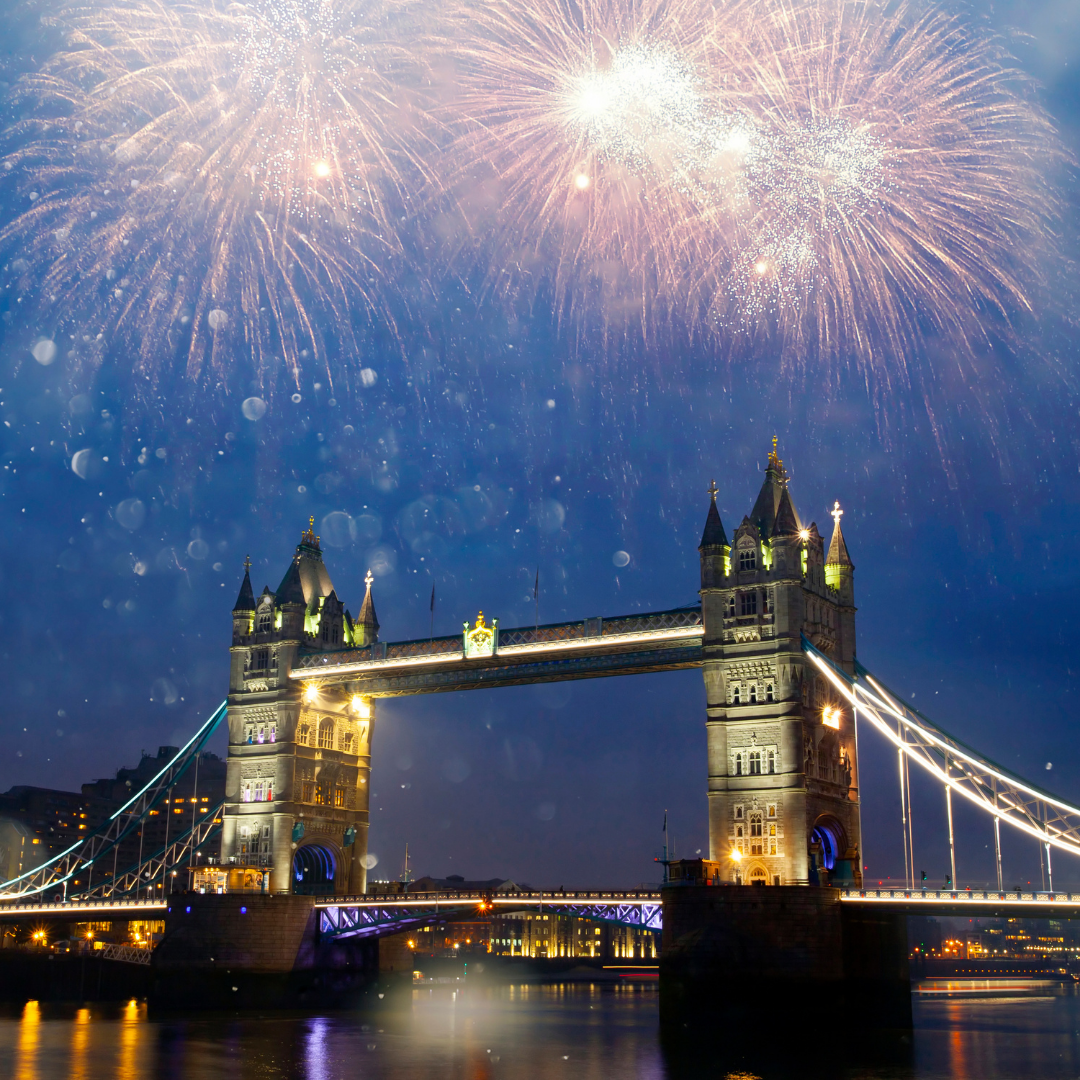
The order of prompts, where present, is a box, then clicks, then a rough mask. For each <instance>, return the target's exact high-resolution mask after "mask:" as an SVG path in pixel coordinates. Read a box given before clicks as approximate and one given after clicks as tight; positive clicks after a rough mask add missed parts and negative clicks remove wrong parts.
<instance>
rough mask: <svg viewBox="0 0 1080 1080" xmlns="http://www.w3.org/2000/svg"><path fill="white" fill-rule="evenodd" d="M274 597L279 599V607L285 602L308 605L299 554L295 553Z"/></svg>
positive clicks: (302, 605)
mask: <svg viewBox="0 0 1080 1080" xmlns="http://www.w3.org/2000/svg"><path fill="white" fill-rule="evenodd" d="M274 599H275V600H276V601H277V604H278V606H279V607H284V605H285V604H299V605H300V606H301V607H304V606H305V605H306V602H305V600H304V584H303V582H302V581H301V580H300V556H299V554H297V555H294V556H293V561H292V562H291V563H289V569H288V570H286V571H285V576H284V577H283V578H282V579H281V584H280V585H279V586H278V587H277V592H276V593H275V594H274Z"/></svg>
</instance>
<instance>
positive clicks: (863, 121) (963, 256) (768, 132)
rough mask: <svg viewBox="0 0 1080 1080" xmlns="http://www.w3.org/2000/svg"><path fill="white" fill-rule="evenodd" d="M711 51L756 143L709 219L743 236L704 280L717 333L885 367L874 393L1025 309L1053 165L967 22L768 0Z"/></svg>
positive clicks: (1031, 97) (1044, 258)
mask: <svg viewBox="0 0 1080 1080" xmlns="http://www.w3.org/2000/svg"><path fill="white" fill-rule="evenodd" d="M712 40H713V48H714V57H715V61H714V67H715V69H717V70H720V71H725V72H728V73H731V74H730V75H729V78H730V79H731V81H732V82H733V83H734V82H738V83H739V86H740V90H742V89H744V88H745V86H746V85H747V84H749V85H751V86H753V87H754V88H755V89H754V90H753V92H752V94H751V95H750V98H753V99H754V100H753V104H752V106H751V109H752V116H753V127H754V130H755V131H756V132H757V135H758V140H757V147H756V152H755V153H754V154H753V155H752V156H751V157H750V159H749V160H748V162H747V168H746V171H745V176H744V182H745V185H746V186H745V193H746V201H745V203H744V206H743V210H742V212H741V213H740V214H739V215H738V216H737V220H735V221H733V220H732V218H731V216H730V214H729V213H728V211H727V210H726V209H721V210H717V209H714V208H707V207H706V208H704V212H705V214H706V216H708V217H710V218H712V219H713V220H715V221H716V227H717V228H720V229H723V228H728V227H734V228H736V230H737V234H738V239H737V242H736V244H735V248H736V250H737V252H738V257H737V258H736V260H735V262H734V263H733V264H732V263H731V262H730V261H729V257H728V254H727V253H726V252H724V253H722V254H721V255H720V256H719V257H717V258H714V259H713V260H712V261H711V263H710V264H709V265H708V267H707V268H705V270H704V273H703V274H702V276H701V277H700V278H699V280H700V281H701V282H702V283H704V285H705V290H706V293H707V296H706V298H705V301H704V304H703V305H702V307H703V309H705V310H709V311H711V314H712V316H713V317H714V318H715V319H716V320H717V322H718V325H719V326H720V328H721V329H731V328H734V327H741V328H749V329H752V330H755V329H760V328H762V327H763V326H764V327H768V328H770V329H771V330H773V331H774V332H775V333H778V334H779V335H780V336H781V337H782V339H783V340H784V341H785V342H786V343H787V344H788V345H789V346H791V350H790V354H791V355H798V356H804V357H805V356H817V357H819V358H820V357H822V356H826V357H835V356H837V355H838V354H839V353H841V352H845V353H847V354H848V355H851V356H854V357H857V358H859V359H860V360H861V361H862V362H863V363H866V364H872V363H873V358H874V357H876V356H883V357H887V358H888V361H889V364H888V366H883V365H877V364H874V366H875V368H876V370H877V372H878V374H879V375H884V377H885V379H886V381H888V380H889V379H891V378H892V377H893V374H890V371H889V369H890V368H891V372H893V373H902V372H903V371H904V367H905V364H906V363H907V359H906V358H908V357H910V356H911V355H912V354H913V353H918V352H921V351H923V348H924V346H925V345H926V343H927V339H928V338H938V339H942V340H944V341H946V342H948V343H949V345H950V346H957V345H959V346H960V347H961V351H964V352H970V348H971V346H972V345H973V344H974V343H975V340H976V339H978V338H981V339H983V341H984V342H985V341H989V340H991V339H993V338H995V337H1004V336H1008V334H1009V332H1010V328H1011V327H1012V326H1013V325H1015V323H1016V321H1017V320H1018V319H1024V318H1026V317H1028V316H1029V315H1030V314H1031V313H1033V312H1034V311H1035V310H1036V307H1037V305H1038V303H1039V301H1040V300H1041V299H1042V294H1043V289H1044V283H1045V271H1044V268H1045V267H1046V266H1047V265H1049V264H1053V263H1054V262H1056V261H1057V260H1058V259H1060V254H1059V253H1058V252H1056V251H1055V247H1056V237H1057V235H1058V232H1059V229H1060V226H1059V224H1058V222H1059V220H1060V209H1061V208H1060V204H1059V198H1058V196H1057V195H1056V193H1055V180H1056V176H1055V173H1059V172H1060V167H1061V165H1062V164H1063V163H1064V161H1065V155H1064V153H1063V151H1062V148H1061V145H1060V143H1059V141H1058V139H1057V137H1056V135H1055V133H1054V131H1053V128H1052V125H1051V123H1050V121H1049V120H1048V118H1047V116H1046V114H1045V112H1044V111H1043V110H1042V109H1041V108H1040V106H1039V105H1038V103H1037V97H1036V94H1035V92H1034V88H1033V87H1032V86H1031V84H1030V82H1029V80H1027V79H1025V78H1024V77H1023V76H1022V75H1021V74H1020V73H1019V72H1018V71H1017V70H1016V69H1015V67H1014V66H1013V65H1012V64H1011V62H1010V59H1009V57H1008V55H1007V54H1006V52H1005V50H1004V48H1003V46H1002V44H1001V42H1000V41H999V40H998V39H997V38H996V37H994V35H993V34H991V33H990V32H989V30H988V29H987V28H986V27H985V26H984V25H983V24H982V23H980V22H979V21H977V20H974V19H973V18H971V17H966V18H963V19H962V18H961V17H959V16H952V15H946V14H942V13H940V12H936V11H932V10H927V9H926V8H923V7H919V6H916V5H910V4H899V5H891V6H879V5H877V4H873V3H869V2H864V0H806V2H803V0H796V2H795V3H794V4H792V3H788V2H786V0H778V2H777V3H774V4H770V5H766V6H763V7H762V8H761V9H760V10H759V12H758V18H757V19H756V20H755V21H754V22H753V23H752V24H751V25H749V26H747V27H746V29H745V33H743V34H741V35H739V36H738V37H736V38H733V37H731V36H729V35H724V34H714V35H713V39H712ZM742 100H743V101H744V102H745V101H747V100H748V99H747V97H746V96H743V97H742ZM703 265H704V264H703Z"/></svg>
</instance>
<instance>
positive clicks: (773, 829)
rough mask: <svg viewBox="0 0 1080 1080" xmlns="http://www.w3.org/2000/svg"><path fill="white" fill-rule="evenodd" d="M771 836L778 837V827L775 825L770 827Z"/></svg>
mask: <svg viewBox="0 0 1080 1080" xmlns="http://www.w3.org/2000/svg"><path fill="white" fill-rule="evenodd" d="M769 835H770V836H775V835H776V826H775V825H770V826H769Z"/></svg>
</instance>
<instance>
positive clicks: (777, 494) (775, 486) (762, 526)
mask: <svg viewBox="0 0 1080 1080" xmlns="http://www.w3.org/2000/svg"><path fill="white" fill-rule="evenodd" d="M787 484H788V474H787V470H786V469H785V468H784V463H783V462H782V461H781V460H780V456H779V454H777V452H776V437H775V436H773V447H772V450H771V451H770V452H769V459H768V461H767V463H766V465H765V480H764V482H763V483H762V485H761V490H760V491H759V492H758V497H757V501H756V502H755V503H754V509H753V510H751V511H750V520H751V521H752V522H753V523H754V524H755V525H756V526H757V527H758V534H759V535H760V536H761V538H762V540H767V539H768V538H769V537H771V536H777V535H788V534H789V533H794V532H798V531H799V526H798V520H799V516H798V514H796V513H795V507H794V505H793V503H792V501H791V496H790V495H789V494H788V492H787ZM785 498H786V506H784V505H783V504H784V501H785ZM781 510H783V520H782V521H781V520H780V519H781ZM792 521H794V525H795V527H794V528H791V524H792Z"/></svg>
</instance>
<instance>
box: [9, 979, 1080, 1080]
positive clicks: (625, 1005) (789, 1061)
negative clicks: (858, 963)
mask: <svg viewBox="0 0 1080 1080" xmlns="http://www.w3.org/2000/svg"><path fill="white" fill-rule="evenodd" d="M762 1007H763V1010H765V1011H766V1012H767V1009H768V1004H767V1002H763V1003H762ZM770 1032H771V1033H770ZM788 1032H789V1025H787V1024H786V1022H785V1018H784V1017H782V1016H777V1017H776V1018H775V1026H774V1027H772V1026H771V1025H767V1029H766V1031H765V1032H764V1033H759V1034H755V1035H753V1036H750V1035H747V1034H744V1033H742V1032H739V1031H732V1030H727V1029H725V1027H724V1022H723V1017H722V1016H717V1018H716V1028H715V1034H714V1035H713V1036H712V1037H711V1038H710V1039H709V1042H708V1045H697V1046H691V1047H687V1046H674V1047H673V1046H671V1045H670V1044H669V1043H667V1042H666V1041H664V1042H662V1040H661V1039H660V1037H659V1033H658V992H657V988H656V987H655V985H652V986H642V985H625V986H616V987H611V986H589V985H581V984H567V985H542V986H536V985H531V986H500V987H488V988H484V987H469V988H467V989H457V990H455V989H452V988H450V987H435V988H430V989H429V988H424V989H414V990H411V991H409V990H406V991H403V992H402V993H400V994H399V995H397V996H393V995H392V996H391V997H390V998H389V999H388V1000H386V1001H384V1002H380V1003H379V1006H378V1008H376V1009H374V1010H373V1011H369V1012H366V1013H355V1014H354V1013H334V1014H326V1015H305V1016H300V1015H292V1014H288V1015H282V1014H272V1015H266V1016H257V1015H250V1016H238V1017H211V1016H205V1015H203V1016H192V1017H163V1018H159V1017H153V1016H150V1015H148V1013H147V1010H146V1007H145V1005H143V1004H141V1003H139V1002H135V1001H132V1002H129V1003H128V1004H126V1005H117V1006H100V1005H93V1006H90V1007H89V1008H86V1009H78V1008H75V1007H67V1008H65V1007H63V1006H56V1005H44V1004H42V1005H39V1004H37V1003H36V1002H30V1003H29V1004H27V1005H25V1006H23V1007H20V1008H12V1009H10V1010H9V1011H8V1012H7V1013H5V1014H3V1016H2V1017H0V1076H2V1077H13V1078H17V1080H60V1078H63V1080H105V1078H108V1080H143V1078H146V1080H158V1078H165V1080H196V1078H198V1080H208V1078H216V1077H230V1078H238V1080H239V1078H245V1080H246V1078H252V1080H255V1078H258V1080H263V1078H266V1080H277V1078H281V1080H292V1078H302V1080H346V1078H348V1080H353V1078H356V1080H361V1078H362V1080H381V1078H389V1077H393V1078H394V1080H415V1078H420V1077H424V1078H427V1077H439V1078H445V1080H458V1078H460V1080H487V1078H490V1080H533V1078H536V1080H573V1078H579V1077H580V1078H589V1080H624V1078H625V1080H631V1078H632V1080H668V1078H676V1077H678V1078H680V1080H681V1078H684V1077H685V1078H687V1080H689V1078H690V1077H694V1078H699V1077H719V1078H722V1080H752V1078H761V1080H773V1078H777V1080H779V1078H785V1080H786V1078H792V1080H795V1078H798V1080H804V1078H806V1077H844V1078H848V1077H850V1078H868V1080H869V1078H873V1080H906V1078H916V1077H917V1078H919V1080H929V1078H938V1077H950V1078H952V1077H955V1078H958V1080H960V1078H962V1080H970V1078H979V1080H998V1078H1014V1077H1015V1078H1023V1080H1052V1078H1057V1077H1070V1078H1073V1077H1078V1076H1080V997H1078V996H1077V994H1076V993H1075V992H1066V991H1063V990H1061V989H1060V988H1058V987H1056V986H1051V985H1042V984H1038V983H1017V984H1011V985H1009V986H1005V987H1002V986H1000V985H994V984H978V983H964V984H952V985H951V987H950V986H946V985H945V984H937V985H936V986H935V987H934V989H933V992H930V993H919V994H917V995H916V997H915V1030H914V1032H913V1033H911V1035H910V1036H900V1037H893V1038H889V1039H886V1040H885V1041H884V1042H882V1043H875V1044H873V1045H872V1046H867V1047H862V1048H856V1047H854V1045H853V1044H854V1043H855V1042H857V1040H855V1039H853V1035H854V1034H855V1033H853V1032H851V1031H849V1030H847V1029H846V1028H845V1025H844V1017H843V1016H842V1015H838V1016H837V1018H836V1025H835V1028H834V1030H832V1031H822V1030H819V1031H815V1032H813V1033H810V1034H804V1035H802V1036H800V1037H799V1038H798V1039H792V1038H791V1037H790V1035H789V1033H788Z"/></svg>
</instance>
